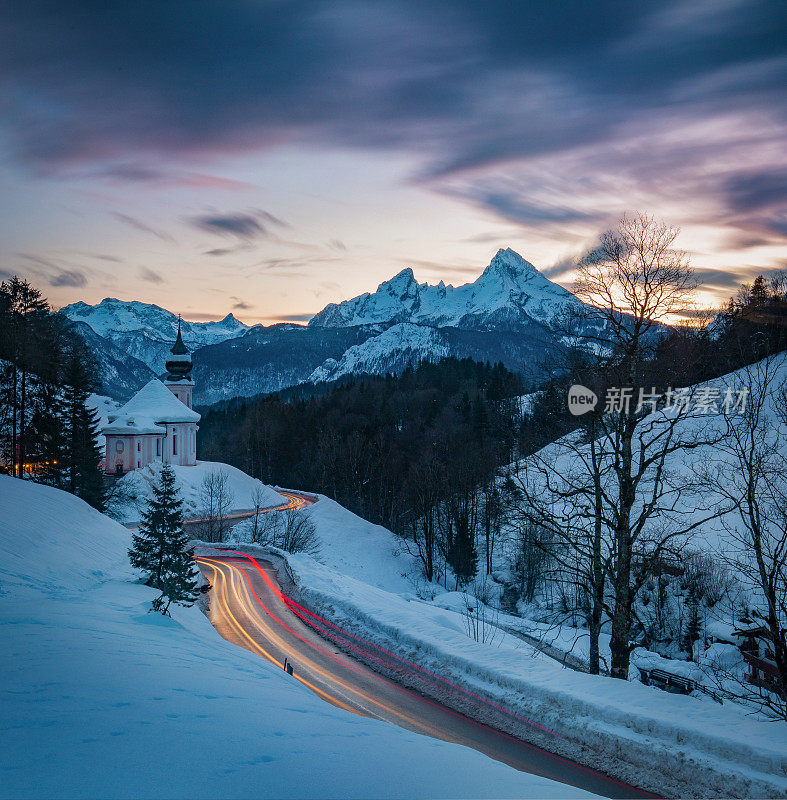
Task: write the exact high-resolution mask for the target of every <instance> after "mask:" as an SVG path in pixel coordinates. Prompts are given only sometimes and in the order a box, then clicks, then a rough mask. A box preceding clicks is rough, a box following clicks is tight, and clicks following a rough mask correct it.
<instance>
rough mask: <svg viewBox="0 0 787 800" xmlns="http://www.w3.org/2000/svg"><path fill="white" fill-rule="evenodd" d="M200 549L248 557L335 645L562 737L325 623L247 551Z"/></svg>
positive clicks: (303, 618) (305, 619)
mask: <svg viewBox="0 0 787 800" xmlns="http://www.w3.org/2000/svg"><path fill="white" fill-rule="evenodd" d="M200 549H209V550H214V551H217V552H221V553H224V554H232V555H233V556H236V557H239V558H243V559H246V560H248V561H249V562H250V563H251V565H252V566H254V567H255V569H256V570H257V572H258V573H259V574H260V576H261V577H262V579H263V581H265V583H266V584H267V586H268V587H269V588H270V589H271V590H272V591H273V592H274V593H275V594H276V596H277V597H278V598H279V599H280V600H281V601H282V602H283V603H284V604H285V605H286V606H287V607H288V608H289V609H290V610H291V611H292V613H293V614H295V615H296V616H297V617H298V618H299V619H300V620H301V621H302V622H304V623H305V624H306V625H308V626H309V627H311V628H312V629H314V630H316V631H317V632H318V633H319V634H321V635H322V636H324V637H325V638H327V639H328V640H330V641H332V642H334V643H335V644H336V645H337V646H339V647H342V648H344V649H347V650H350V651H351V652H354V653H356V654H357V655H359V656H360V657H361V658H362V659H365V660H368V661H371V662H372V663H375V664H377V665H378V666H380V667H382V668H383V669H389V670H392V671H394V672H400V673H403V674H404V675H410V676H412V675H413V672H412V671H413V670H416V671H418V673H419V675H420V677H421V678H422V679H424V678H425V679H426V680H427V682H431V683H432V684H437V683H440V684H442V685H443V686H448V687H449V688H450V689H451V690H452V691H453V692H454V693H455V694H458V695H460V696H462V695H463V696H466V697H471V698H473V700H475V701H477V702H480V703H482V704H484V705H486V706H488V707H489V708H493V709H495V710H496V711H499V712H501V713H503V714H505V715H506V716H508V717H510V718H512V719H515V720H516V721H517V722H522V723H524V724H526V725H529V726H530V727H533V728H536V729H538V730H539V731H541V732H543V733H547V734H550V735H551V736H557V737H560V738H565V737H563V736H562V735H561V734H559V733H556V732H555V731H553V730H551V729H550V728H547V727H546V726H544V725H540V724H539V723H537V722H534V721H533V720H531V719H528V718H527V717H524V716H522V715H521V714H517V713H516V712H514V711H510V710H509V709H507V708H505V707H504V706H501V705H498V704H497V703H494V702H492V701H491V700H488V699H487V698H485V697H482V696H481V695H479V694H476V693H474V692H471V691H469V690H468V689H465V688H464V687H462V686H460V685H458V684H456V683H454V682H452V681H450V680H448V679H447V678H444V677H442V676H440V675H437V674H436V673H434V672H431V671H430V670H428V669H425V668H424V667H422V666H420V665H419V664H415V663H414V662H412V661H408V660H407V659H405V658H403V657H402V656H398V655H396V653H392V652H391V651H390V650H386V649H385V648H383V647H380V646H379V645H377V644H374V643H373V642H369V641H367V640H365V639H362V638H361V637H359V636H357V635H355V634H353V633H350V632H349V631H346V630H344V629H343V628H340V627H339V626H338V625H335V624H334V623H332V622H329V621H328V620H326V619H325V618H323V617H320V616H319V615H317V614H315V613H314V612H313V611H309V609H307V608H304V607H303V606H301V605H300V604H298V603H296V602H295V601H294V600H293V599H292V598H290V597H288V596H287V595H285V594H284V593H283V592H282V591H281V589H279V587H278V586H276V585H275V584H274V583H273V582H272V581H271V579H270V578H269V577H268V575H267V574H266V573H265V571H264V570H263V569H262V567H260V565H259V563H258V562H257V560H256V559H255V558H252V557H251V556H250V555H248V554H247V553H243V552H241V551H240V550H225V549H220V548H204V547H203V548H200ZM244 574H245V573H244ZM246 579H247V581H248V576H246ZM252 591H253V589H252ZM255 597H256V593H255ZM257 601H258V602H260V604H261V605H262V603H261V601H260V600H259V598H257ZM263 608H265V607H264V605H263ZM265 610H266V612H267V613H270V611H268V609H267V608H266V609H265ZM315 620H318V621H319V623H321V624H318V622H315ZM277 621H278V622H279V624H282V625H283V623H281V622H280V621H279V620H277ZM323 626H325V627H323ZM285 627H286V626H285ZM288 630H290V632H291V633H294V631H292V630H291V629H289V628H288ZM332 631H335V632H336V633H333V632H332ZM295 635H296V636H297V634H295ZM298 638H299V639H300V638H302V637H300V636H299V637H298ZM349 640H354V641H355V642H356V643H357V645H353V644H351V643H350V641H349ZM307 644H309V645H310V646H311V647H314V645H313V644H311V643H310V642H307ZM325 654H326V655H328V656H329V657H331V655H330V654H329V653H327V651H326V652H325ZM391 685H393V686H396V687H397V688H398V689H400V690H401V691H407V690H406V689H404V688H403V687H401V686H399V685H398V684H395V683H392V684H391ZM419 697H420V695H419ZM426 702H431V701H426Z"/></svg>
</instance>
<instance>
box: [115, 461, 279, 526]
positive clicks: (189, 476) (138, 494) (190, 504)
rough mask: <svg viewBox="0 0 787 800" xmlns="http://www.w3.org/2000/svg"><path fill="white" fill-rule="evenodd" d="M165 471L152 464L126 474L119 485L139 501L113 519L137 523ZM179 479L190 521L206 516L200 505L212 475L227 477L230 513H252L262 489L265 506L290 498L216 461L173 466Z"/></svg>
mask: <svg viewBox="0 0 787 800" xmlns="http://www.w3.org/2000/svg"><path fill="white" fill-rule="evenodd" d="M160 469H161V466H160V464H158V463H154V464H149V465H148V466H147V467H145V468H144V469H138V470H134V472H129V473H127V474H126V475H124V476H123V477H122V478H121V479H120V481H119V484H120V485H121V486H122V487H124V488H125V489H126V490H127V491H128V493H130V494H131V495H133V496H134V497H135V498H136V499H129V500H127V501H125V502H124V503H122V504H120V505H118V506H117V507H116V510H115V511H114V512H113V516H115V517H116V518H117V519H119V520H120V521H121V522H124V523H127V524H128V523H132V522H137V521H138V520H139V519H140V518H141V516H142V514H141V509H143V508H144V505H145V502H146V501H147V500H148V499H149V498H150V497H152V486H153V484H154V483H155V482H156V481H157V480H158V474H159V471H160ZM172 469H173V471H174V472H175V478H176V480H177V483H178V488H179V489H180V494H181V497H182V498H183V514H184V516H185V518H186V519H189V518H190V517H197V516H200V514H201V513H202V510H201V503H200V487H201V486H202V482H203V481H204V480H205V477H206V476H208V475H210V474H211V473H223V474H225V475H226V476H227V486H228V488H229V491H230V492H231V494H232V502H231V503H230V508H229V510H230V511H248V510H250V509H253V508H254V493H255V492H256V491H257V490H259V491H260V492H261V493H262V494H261V498H262V505H263V506H265V507H267V506H278V505H281V504H282V503H286V502H287V500H286V498H284V497H282V496H281V495H280V494H279V493H278V492H276V491H275V490H274V489H271V487H270V486H266V485H265V484H264V483H262V481H259V480H257V479H256V478H252V477H251V476H249V475H247V474H246V473H245V472H241V470H239V469H237V467H232V466H230V465H229V464H221V463H219V462H216V461H198V462H197V465H196V466H194V467H180V466H175V465H173V466H172Z"/></svg>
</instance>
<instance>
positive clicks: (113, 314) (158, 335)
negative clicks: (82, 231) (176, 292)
mask: <svg viewBox="0 0 787 800" xmlns="http://www.w3.org/2000/svg"><path fill="white" fill-rule="evenodd" d="M60 313H61V314H63V315H64V316H66V317H68V318H69V319H70V320H72V321H73V322H84V323H85V324H86V325H88V326H89V327H90V328H92V329H93V331H94V332H95V333H96V334H98V335H99V336H101V337H103V338H105V339H108V340H109V341H110V342H112V343H113V344H115V345H116V346H117V347H120V348H121V349H122V350H124V351H125V352H127V353H128V354H130V355H132V356H134V357H135V358H137V359H139V360H140V361H142V362H144V363H145V364H147V365H148V366H149V367H150V368H151V369H152V370H153V371H154V372H156V373H158V372H160V371H161V370H162V369H163V364H164V360H165V359H166V354H167V353H168V352H169V348H170V347H172V342H173V341H174V340H175V336H176V335H177V331H178V317H177V315H176V314H173V313H172V312H171V311H168V310H167V309H165V308H161V307H160V306H157V305H153V304H152V303H141V302H140V301H138V300H118V299H117V298H116V297H105V298H104V299H103V300H102V301H101V302H100V303H97V304H96V305H89V304H88V303H84V302H81V301H80V302H78V303H72V304H71V305H68V306H65V307H64V308H62V309H61V311H60ZM181 326H182V333H183V341H184V342H185V343H186V346H187V347H188V348H189V349H190V350H195V349H197V348H198V347H203V346H205V345H208V344H217V343H218V342H223V341H225V340H226V339H234V338H236V337H238V336H242V335H243V334H244V333H246V332H247V331H248V330H249V328H248V326H247V325H244V324H243V323H242V322H240V321H239V320H237V319H236V318H235V317H234V316H233V315H232V314H227V316H226V317H224V319H222V320H221V321H219V322H189V321H187V320H183V321H182V323H181Z"/></svg>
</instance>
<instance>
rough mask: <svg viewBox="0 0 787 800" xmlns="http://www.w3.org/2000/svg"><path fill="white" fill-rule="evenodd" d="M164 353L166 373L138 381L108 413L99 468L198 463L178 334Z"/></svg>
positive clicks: (187, 371) (187, 367)
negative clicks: (133, 391) (136, 388)
mask: <svg viewBox="0 0 787 800" xmlns="http://www.w3.org/2000/svg"><path fill="white" fill-rule="evenodd" d="M170 354H171V355H170V357H169V358H168V359H167V362H166V368H167V376H166V378H165V379H164V382H163V383H162V382H161V381H160V380H159V379H158V378H154V379H153V380H152V381H150V382H149V383H147V384H146V385H145V386H143V387H142V388H141V389H140V390H139V391H138V392H137V393H136V394H135V395H134V396H133V397H132V398H131V399H130V400H129V401H128V402H127V403H126V404H125V405H123V406H121V407H120V408H119V409H118V410H117V411H116V412H114V413H112V414H110V415H109V417H108V424H107V425H106V426H105V427H104V428H103V430H102V431H101V432H102V433H103V434H104V436H105V437H106V454H105V458H104V471H105V472H106V473H107V474H108V475H124V474H125V473H126V472H132V471H133V470H135V469H142V468H143V467H146V466H147V465H148V464H151V463H153V462H154V461H161V462H163V463H164V464H174V465H178V466H182V467H193V466H194V465H195V464H196V463H197V430H198V427H197V423H198V422H199V419H200V415H199V414H198V413H197V412H196V411H194V409H193V408H192V392H193V390H194V383H193V382H192V380H191V368H192V364H191V355H190V354H189V351H188V350H187V349H186V346H185V345H184V344H183V338H182V337H181V334H180V321H178V337H177V339H176V340H175V344H174V345H173V347H172V350H171V351H170Z"/></svg>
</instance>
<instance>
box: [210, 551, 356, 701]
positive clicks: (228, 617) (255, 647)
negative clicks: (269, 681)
mask: <svg viewBox="0 0 787 800" xmlns="http://www.w3.org/2000/svg"><path fill="white" fill-rule="evenodd" d="M196 560H197V561H199V562H201V563H204V564H207V565H208V566H209V567H211V569H212V570H213V576H214V579H215V578H217V577H220V581H218V583H219V585H220V589H219V596H220V598H221V602H222V603H223V606H222V614H223V615H224V622H225V623H226V624H228V625H229V626H230V627H231V628H233V629H234V630H235V631H236V632H237V633H238V634H240V636H241V637H242V638H243V639H244V640H245V641H246V642H247V643H248V649H249V650H251V651H252V652H255V653H257V654H258V655H261V656H262V657H263V658H265V659H267V660H268V661H270V662H271V663H272V664H275V665H276V666H277V667H279V668H281V669H284V664H283V663H282V662H281V661H279V660H278V659H277V658H276V657H275V656H274V655H272V654H271V653H269V652H268V651H267V650H265V648H263V647H262V646H261V645H260V644H259V643H258V642H257V641H255V640H254V639H253V638H252V637H251V636H249V634H248V633H247V632H246V630H245V629H244V627H243V625H241V623H240V622H239V621H238V619H237V617H236V616H235V615H234V614H233V613H232V610H231V609H230V605H229V599H228V597H227V577H226V575H225V574H224V572H223V570H222V569H221V568H220V567H219V565H220V564H221V562H212V561H209V560H208V559H202V558H198V559H196ZM221 566H227V565H221ZM230 580H231V582H232V583H233V584H234V580H233V572H232V570H230ZM213 585H214V588H215V587H216V583H214V584H213ZM233 588H234V585H233ZM213 610H214V608H213V604H211V615H212V614H213ZM244 611H246V613H247V614H248V610H247V609H245V608H244ZM211 621H213V620H211ZM214 624H215V622H214ZM292 677H293V678H295V680H297V681H300V682H301V683H302V684H303V685H304V686H307V687H308V688H309V689H311V690H312V691H313V692H314V693H315V694H317V695H319V696H320V697H322V698H323V699H324V700H326V701H327V702H329V703H332V704H333V705H335V706H338V707H339V708H341V709H344V710H345V711H351V712H352V713H353V714H359V715H360V716H364V715H363V714H361V713H360V712H359V711H356V709H354V708H351V707H350V706H348V705H346V704H345V703H343V702H342V701H341V700H339V699H338V698H336V697H333V696H332V695H330V694H328V693H327V692H325V691H323V690H322V689H320V688H318V687H317V686H315V685H314V684H313V683H310V682H309V681H307V680H306V679H305V678H302V677H301V676H300V675H295V674H293V676H292Z"/></svg>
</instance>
